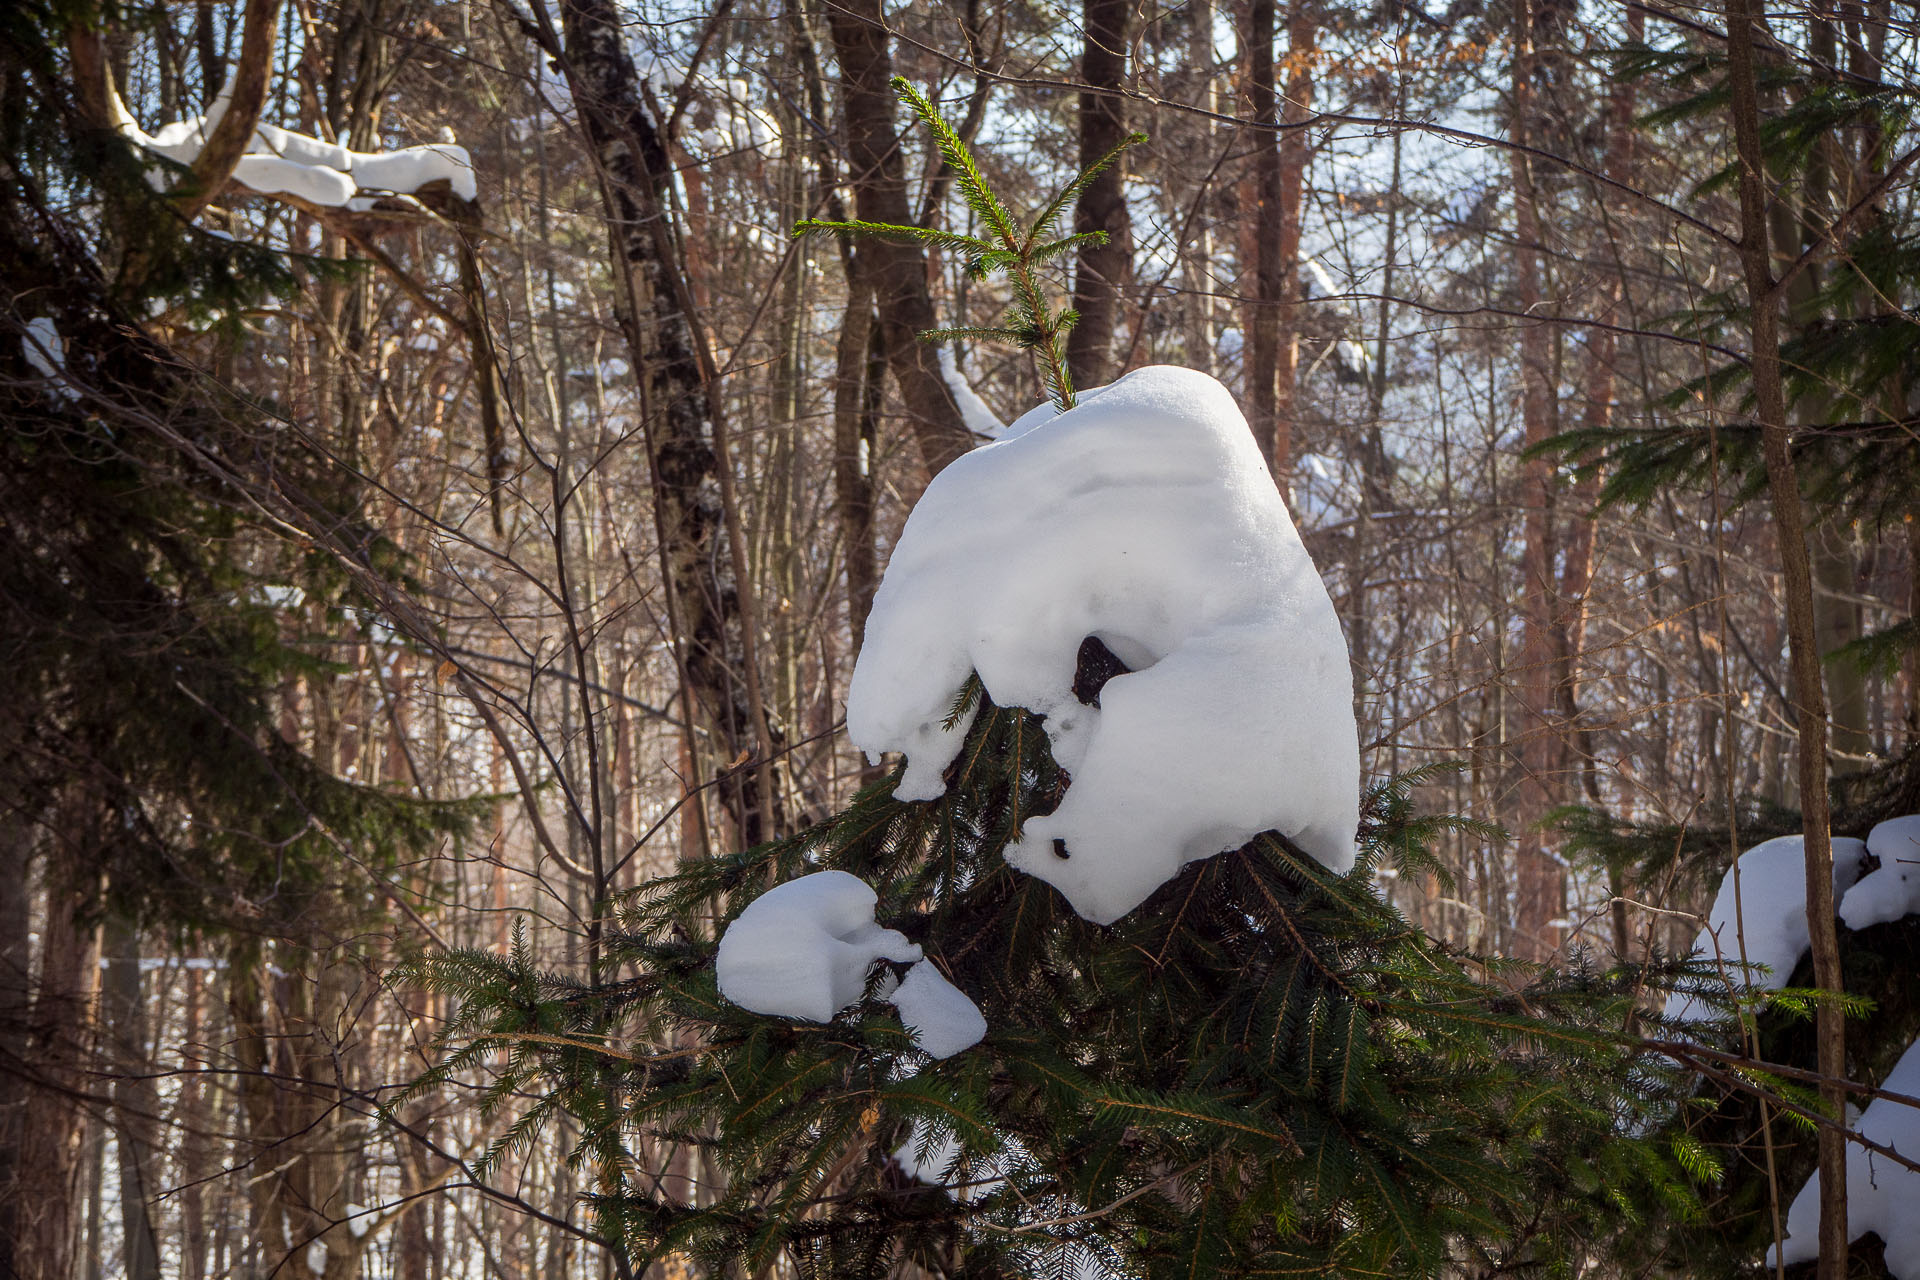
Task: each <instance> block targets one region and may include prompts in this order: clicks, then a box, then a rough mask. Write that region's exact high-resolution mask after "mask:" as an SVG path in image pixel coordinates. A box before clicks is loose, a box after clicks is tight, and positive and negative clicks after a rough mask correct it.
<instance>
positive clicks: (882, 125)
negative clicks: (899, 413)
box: [827, 0, 973, 473]
mask: <svg viewBox="0 0 1920 1280" xmlns="http://www.w3.org/2000/svg"><path fill="white" fill-rule="evenodd" d="M827 25H828V27H829V29H830V31H831V33H832V38H833V47H834V53H835V55H836V56H837V57H838V59H839V62H840V80H841V93H840V105H841V109H842V111H843V112H844V113H845V115H846V125H847V178H848V182H849V184H850V185H851V186H852V188H853V204H854V216H855V217H857V218H860V219H862V220H864V221H867V222H890V223H894V224H896V225H903V224H910V223H912V221H913V215H912V213H911V212H910V211H909V209H908V202H907V179H906V166H905V164H904V162H903V161H902V158H901V151H900V135H899V133H898V131H897V130H896V129H895V128H894V116H893V105H894V95H893V87H892V80H893V55H892V53H891V51H890V50H889V49H888V47H887V27H886V23H885V21H884V18H883V15H882V13H881V9H880V2H879V0H851V2H850V3H847V4H844V5H841V4H836V5H834V6H832V7H831V9H830V10H829V12H828V15H827ZM858 262H859V267H858V270H859V272H860V273H861V274H862V276H863V279H864V283H865V285H866V286H867V287H868V288H871V289H872V290H873V298H874V307H875V310H876V313H877V314H878V315H879V318H880V335H881V339H882V341H883V343H884V344H885V348H886V353H887V366H888V368H890V369H891V370H892V371H893V380H894V383H895V384H896V385H897V386H898V387H899V388H900V399H901V402H902V403H903V405H904V406H905V408H906V412H907V417H908V420H909V422H910V423H911V425H912V428H913V435H914V439H915V441H916V442H917V443H918V444H919V446H920V457H921V459H922V460H923V461H924V462H925V463H926V466H927V470H928V472H929V473H938V472H939V471H940V470H941V468H943V467H945V466H946V465H947V464H948V463H949V462H952V461H953V460H954V459H955V458H957V457H959V456H960V455H961V454H963V453H965V452H966V451H967V450H969V449H971V448H972V447H973V437H972V436H971V435H970V434H969V433H968V431H967V428H966V424H965V422H964V421H963V420H962V419H961V417H960V408H959V406H958V405H957V404H955V403H954V399H953V390H952V388H950V387H948V386H947V380H946V378H945V377H944V376H942V375H941V372H940V360H939V352H938V351H936V350H935V349H934V348H933V346H932V345H930V344H928V343H925V342H922V341H921V340H920V335H921V333H923V332H925V331H926V330H928V329H932V328H934V327H936V322H935V319H934V311H933V296H932V294H931V293H929V292H928V289H927V264H926V257H925V255H924V254H922V253H921V251H920V248H919V246H918V245H912V244H894V243H891V242H888V241H884V240H869V241H865V242H863V243H862V244H861V245H860V248H859V253H858Z"/></svg>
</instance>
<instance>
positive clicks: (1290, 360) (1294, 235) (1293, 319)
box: [1260, 0, 1399, 487]
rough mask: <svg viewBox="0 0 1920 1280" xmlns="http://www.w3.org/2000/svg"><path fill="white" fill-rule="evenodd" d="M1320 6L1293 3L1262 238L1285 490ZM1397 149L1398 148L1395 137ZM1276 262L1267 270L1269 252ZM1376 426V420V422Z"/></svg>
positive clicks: (1276, 441) (1309, 0)
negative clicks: (1274, 179)
mask: <svg viewBox="0 0 1920 1280" xmlns="http://www.w3.org/2000/svg"><path fill="white" fill-rule="evenodd" d="M1314 3H1315V0H1292V7H1291V8H1290V9H1289V10H1288V11H1287V62H1286V66H1287V96H1286V101H1285V102H1283V103H1282V104H1281V105H1280V120H1281V123H1283V124H1288V125H1294V126H1296V127H1294V128H1290V129H1287V130H1285V131H1283V132H1282V133H1281V134H1280V138H1279V146H1278V149H1277V155H1276V159H1277V162H1278V165H1279V177H1278V187H1277V189H1276V193H1275V197H1274V199H1275V202H1276V203H1275V207H1276V209H1277V210H1278V219H1279V228H1278V230H1277V232H1276V233H1275V234H1274V236H1273V237H1272V239H1271V241H1269V240H1268V238H1266V237H1264V236H1263V237H1262V238H1261V241H1260V243H1261V246H1262V258H1261V271H1260V281H1261V296H1262V297H1263V298H1272V299H1274V300H1275V301H1276V302H1277V304H1278V305H1277V306H1275V307H1273V309H1272V310H1273V323H1274V338H1273V473H1274V475H1276V476H1278V477H1280V481H1281V485H1282V487H1285V485H1286V482H1287V477H1288V476H1289V475H1290V474H1291V473H1292V470H1293V450H1294V438H1295V435H1296V432H1295V426H1296V425H1297V424H1296V422H1295V415H1296V410H1295V404H1296V401H1297V391H1298V387H1297V383H1298V381H1299V376H1300V221H1301V212H1302V205H1303V204H1304V203H1305V200H1306V187H1307V143H1308V138H1307V131H1306V129H1304V128H1301V127H1297V126H1300V125H1301V124H1303V122H1304V121H1306V119H1307V118H1308V117H1309V116H1310V115H1312V113H1313V57H1314V46H1315V43H1316V41H1317V40H1318V38H1319V32H1318V28H1317V23H1316V17H1317V15H1316V14H1315V12H1314V8H1313V6H1314ZM1394 145H1395V146H1396V147H1398V146H1399V135H1398V134H1395V141H1394ZM1268 248H1271V249H1272V251H1273V255H1274V260H1273V263H1272V265H1271V266H1268V265H1267V261H1266V257H1265V251H1266V250H1267V249H1268ZM1376 425H1377V418H1376Z"/></svg>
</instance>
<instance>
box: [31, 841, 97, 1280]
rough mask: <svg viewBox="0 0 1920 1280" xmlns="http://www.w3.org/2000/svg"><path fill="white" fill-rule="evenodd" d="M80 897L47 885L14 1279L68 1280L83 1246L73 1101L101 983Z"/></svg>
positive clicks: (77, 1118)
mask: <svg viewBox="0 0 1920 1280" xmlns="http://www.w3.org/2000/svg"><path fill="white" fill-rule="evenodd" d="M82 903H83V898H82V895H80V894H79V893H77V892H75V891H74V890H72V889H70V888H68V887H67V886H65V885H63V884H60V883H58V882H57V881H51V879H50V883H49V885H48V888H47V917H46V925H45V934H44V936H43V937H42V938H41V942H40V972H39V982H38V984H37V985H36V988H35V991H34V1001H33V1008H32V1011H31V1013H30V1014H29V1015H28V1016H29V1024H28V1025H29V1040H28V1050H27V1052H28V1067H29V1070H30V1071H31V1072H32V1076H31V1077H30V1080H31V1083H30V1084H29V1092H28V1095H27V1099H26V1108H25V1113H24V1115H23V1116H22V1118H21V1119H22V1124H21V1129H22V1135H21V1140H20V1155H19V1169H20V1177H19V1179H18V1181H17V1182H16V1186H17V1187H18V1188H19V1192H20V1199H19V1203H18V1205H17V1209H18V1211H19V1214H20V1219H21V1220H20V1221H19V1224H18V1234H17V1235H16V1236H15V1237H14V1240H13V1248H14V1263H15V1267H16V1270H17V1273H18V1275H19V1277H20V1280H71V1277H72V1276H73V1274H74V1263H75V1260H76V1256H77V1248H78V1245H79V1242H80V1207H81V1205H82V1204H84V1203H85V1197H84V1196H83V1195H82V1193H81V1186H80V1175H81V1171H82V1164H83V1161H82V1156H83V1155H84V1153H85V1145H86V1136H87V1122H86V1116H85V1114H84V1113H83V1112H82V1111H81V1110H80V1108H79V1106H78V1105H76V1104H75V1102H74V1100H73V1099H74V1097H75V1096H76V1095H78V1094H79V1093H81V1092H83V1091H84V1090H85V1089H86V1087H87V1080H86V1075H85V1067H86V1065H87V1064H88V1063H89V1062H90V1060H91V1052H92V1046H91V1044H90V1043H89V1031H90V1029H91V1027H92V1025H93V1018H92V1008H93V1003H94V999H95V996H96V994H97V992H98V988H99V980H100V942H99V930H98V929H97V928H85V929H83V928H81V927H80V925H79V923H78V922H77V920H76V919H75V916H76V913H77V912H78V911H79V910H80V908H81V906H82Z"/></svg>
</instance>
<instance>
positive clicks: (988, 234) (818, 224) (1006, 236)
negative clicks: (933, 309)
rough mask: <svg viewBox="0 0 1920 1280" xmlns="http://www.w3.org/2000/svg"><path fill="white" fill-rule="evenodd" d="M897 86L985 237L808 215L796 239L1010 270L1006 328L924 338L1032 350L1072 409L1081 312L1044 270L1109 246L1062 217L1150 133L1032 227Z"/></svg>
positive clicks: (988, 270)
mask: <svg viewBox="0 0 1920 1280" xmlns="http://www.w3.org/2000/svg"><path fill="white" fill-rule="evenodd" d="M893 88H894V92H896V93H898V94H899V95H900V101H902V102H903V103H905V104H906V105H907V109H908V110H910V111H911V112H912V113H913V114H914V116H915V118H916V119H918V120H919V121H920V123H921V124H923V125H925V126H926V128H927V131H928V132H929V133H930V134H932V135H933V142H934V146H935V147H936V148H937V149H938V151H939V152H940V156H941V158H942V159H943V160H945V161H946V163H947V166H948V168H949V169H950V170H951V171H952V173H953V178H954V189H955V190H957V191H958V192H959V193H960V197H961V199H962V200H964V201H965V202H966V205H967V208H968V209H970V210H971V211H972V212H973V216H974V218H975V219H976V220H977V221H978V222H979V224H980V225H981V226H982V227H984V228H985V232H984V234H982V235H978V236H971V235H961V234H959V233H958V232H953V231H940V230H935V229H933V228H930V227H906V226H895V225H892V224H889V223H878V222H859V221H842V222H832V221H825V220H822V219H817V218H809V219H807V220H805V221H803V222H799V223H796V224H794V228H793V233H794V235H796V236H801V235H814V234H832V235H842V236H851V237H856V238H857V237H865V238H869V239H874V238H877V239H887V240H901V241H908V242H915V243H920V244H926V245H930V246H932V247H934V248H937V249H946V250H950V251H952V252H955V253H960V254H964V255H966V269H967V274H968V275H970V276H972V277H973V278H974V279H976V280H977V279H983V278H985V277H987V276H990V275H993V274H995V273H1004V274H1005V275H1006V276H1007V279H1008V281H1009V283H1011V285H1012V286H1013V303H1012V306H1011V307H1010V308H1009V310H1008V313H1007V319H1006V322H1005V323H1004V324H1000V325H988V326H977V325H967V326H962V327H959V328H953V329H933V330H929V331H928V332H926V333H923V334H921V335H920V336H921V337H922V338H925V339H927V340H928V341H930V342H952V341H960V340H963V339H976V340H981V341H987V342H1004V343H1007V344H1009V345H1011V346H1016V347H1020V348H1022V349H1023V350H1026V351H1030V352H1032V353H1033V358H1034V363H1035V365H1036V366H1037V367H1038V369H1039V371H1040V380H1041V383H1042V384H1043V385H1044V386H1045V387H1046V389H1047V396H1048V398H1049V399H1051V400H1052V401H1053V403H1054V405H1055V407H1057V408H1059V409H1062V410H1065V409H1071V408H1072V407H1073V403H1074V393H1073V379H1072V378H1071V376H1070V375H1069V374H1068V372H1067V354H1066V348H1065V346H1064V345H1063V344H1064V343H1065V341H1066V336H1067V332H1068V330H1070V329H1072V328H1073V326H1074V324H1075V323H1076V322H1077V321H1078V320H1079V319H1080V315H1079V313H1078V312H1076V311H1074V310H1073V309H1072V308H1070V307H1066V306H1062V307H1059V308H1058V309H1056V308H1055V307H1054V305H1053V303H1052V302H1051V301H1049V299H1048V297H1047V293H1046V290H1045V288H1044V287H1043V285H1042V282H1041V280H1040V277H1039V275H1038V268H1040V267H1043V266H1046V265H1047V264H1049V263H1052V262H1055V261H1058V260H1059V259H1061V258H1064V257H1066V256H1067V255H1069V254H1072V253H1074V252H1076V251H1078V250H1079V249H1080V248H1081V247H1082V246H1083V245H1089V244H1105V243H1106V239H1107V233H1106V232H1104V231H1083V232H1079V233H1077V234H1073V235H1064V236H1063V235H1059V234H1058V230H1059V223H1060V219H1061V217H1062V216H1063V215H1064V214H1065V213H1066V211H1067V210H1068V209H1069V208H1071V207H1072V205H1073V202H1074V201H1075V200H1076V199H1077V198H1078V197H1079V195H1080V193H1081V192H1082V191H1084V190H1085V189H1086V187H1087V184H1088V183H1090V182H1092V181H1093V180H1094V179H1095V178H1097V177H1099V176H1100V174H1102V173H1104V172H1106V170H1107V169H1109V168H1111V167H1112V166H1113V164H1114V163H1115V162H1116V161H1118V160H1119V159H1120V157H1121V155H1122V154H1123V153H1124V152H1125V151H1126V150H1127V148H1128V147H1131V146H1134V145H1136V144H1138V143H1141V142H1145V141H1146V138H1147V135H1145V134H1144V133H1135V134H1129V135H1128V136H1127V137H1126V138H1124V139H1122V140H1121V142H1120V144H1119V145H1118V146H1116V147H1114V148H1113V149H1112V150H1111V151H1109V152H1107V154H1106V155H1104V156H1102V157H1100V158H1099V159H1098V160H1096V161H1094V162H1093V163H1092V164H1090V165H1088V166H1087V167H1086V168H1085V169H1084V170H1082V171H1081V172H1080V174H1079V176H1077V177H1075V178H1074V179H1073V181H1071V182H1069V183H1068V184H1067V185H1066V186H1064V187H1062V188H1061V189H1060V191H1059V192H1058V193H1057V194H1055V196H1054V197H1053V199H1051V200H1049V201H1048V202H1047V204H1046V206H1045V207H1044V208H1043V209H1041V210H1040V212H1039V214H1038V215H1037V216H1036V217H1035V218H1034V220H1033V222H1032V223H1031V224H1029V225H1028V226H1026V227H1022V226H1020V224H1019V222H1018V221H1017V220H1016V219H1015V218H1014V216H1013V214H1012V213H1010V212H1008V210H1007V207H1006V205H1005V204H1004V203H1003V202H1002V201H1001V199H1000V197H999V196H998V195H996V194H995V193H994V192H993V189H992V188H991V187H989V186H988V185H987V179H986V176H985V175H984V174H982V173H981V172H980V166H979V164H978V163H976V162H975V160H974V158H973V152H972V150H971V148H969V147H968V146H967V144H966V141H965V140H964V139H963V138H961V137H960V135H959V134H958V133H956V132H954V129H953V126H951V125H949V124H948V123H947V122H946V121H945V120H943V119H942V118H941V116H940V113H939V111H937V110H936V109H935V108H934V106H933V104H932V103H931V102H928V101H927V99H926V98H925V97H924V96H922V95H921V94H920V92H919V91H918V90H916V89H915V88H914V87H913V86H912V85H911V84H909V83H908V82H907V81H906V80H905V79H904V78H902V77H899V76H895V77H894V80H893Z"/></svg>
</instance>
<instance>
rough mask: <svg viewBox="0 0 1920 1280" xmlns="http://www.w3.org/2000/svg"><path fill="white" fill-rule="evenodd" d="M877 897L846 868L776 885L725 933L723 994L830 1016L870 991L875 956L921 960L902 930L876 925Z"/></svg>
mask: <svg viewBox="0 0 1920 1280" xmlns="http://www.w3.org/2000/svg"><path fill="white" fill-rule="evenodd" d="M877 901H878V898H877V897H876V895H875V894H874V892H873V889H872V887H871V886H869V885H868V884H867V883H866V881H864V880H862V879H860V877H858V876H854V875H848V874H847V873H846V872H844V871H816V872H814V873H813V874H812V875H805V876H800V877H799V878H798V879H794V880H789V881H787V882H786V883H785V884H778V885H775V886H774V887H773V888H771V889H769V890H767V891H766V892H765V893H763V894H761V895H760V896H759V897H758V898H755V899H754V900H753V901H752V902H751V903H749V904H747V909H746V910H745V911H742V912H741V913H740V916H739V918H738V919H736V920H735V921H734V922H733V923H732V924H730V925H728V926H727V930H726V932H725V933H724V934H723V935H722V936H721V938H720V948H719V951H718V953H717V954H716V955H715V957H714V973H715V975H716V976H717V977H718V979H719V982H720V994H721V995H723V996H725V997H726V998H727V999H729V1000H731V1001H733V1002H734V1003H735V1004H737V1005H739V1006H740V1007H741V1008H743V1009H750V1010H752V1011H753V1012H754V1013H765V1014H770V1015H773V1016H775V1017H781V1018H805V1019H807V1020H808V1021H810V1022H832V1021H833V1017H834V1015H835V1014H837V1013H839V1012H840V1011H841V1010H842V1009H844V1008H846V1007H847V1006H848V1005H850V1004H853V1003H854V1002H855V1001H857V1000H859V999H860V997H861V995H862V994H863V993H864V992H865V990H866V986H867V973H868V971H869V970H871V969H872V968H873V965H874V962H875V961H876V960H894V961H898V962H900V963H903V964H904V963H909V962H911V961H915V960H918V959H920V948H919V947H917V946H915V945H914V944H913V943H911V942H908V941H907V939H906V937H905V935H903V934H901V933H900V932H898V931H897V930H894V929H888V928H884V927H882V926H881V925H879V924H877V923H875V921H874V918H873V908H874V904H875V903H876V902H877ZM956 994H957V993H956ZM963 998H964V997H963Z"/></svg>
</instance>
